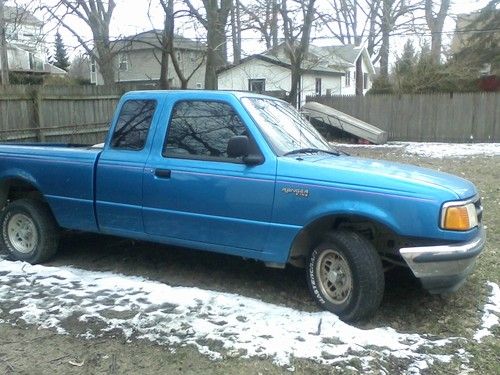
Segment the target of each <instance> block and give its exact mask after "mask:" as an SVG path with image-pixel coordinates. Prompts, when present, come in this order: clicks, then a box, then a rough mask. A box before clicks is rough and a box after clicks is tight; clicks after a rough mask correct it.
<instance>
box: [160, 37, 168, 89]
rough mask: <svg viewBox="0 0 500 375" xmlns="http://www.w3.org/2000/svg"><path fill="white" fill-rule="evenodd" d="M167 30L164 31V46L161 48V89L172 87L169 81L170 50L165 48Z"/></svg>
mask: <svg viewBox="0 0 500 375" xmlns="http://www.w3.org/2000/svg"><path fill="white" fill-rule="evenodd" d="M166 38H167V36H166V35H165V30H164V31H163V36H162V44H163V48H162V49H161V61H160V81H159V82H158V86H159V89H160V90H168V89H169V88H170V83H169V81H168V56H169V53H168V50H167V49H166V48H165V44H166Z"/></svg>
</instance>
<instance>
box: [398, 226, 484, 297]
mask: <svg viewBox="0 0 500 375" xmlns="http://www.w3.org/2000/svg"><path fill="white" fill-rule="evenodd" d="M485 243H486V233H485V230H484V228H483V227H480V228H479V233H478V235H477V236H476V237H474V238H473V239H472V240H470V241H468V242H460V243H456V244H449V245H438V246H421V247H405V248H402V249H400V250H399V252H400V254H401V256H402V257H403V259H404V260H405V262H406V263H407V264H408V266H409V267H410V269H411V270H412V271H413V274H414V275H415V276H416V277H418V278H419V279H420V281H421V282H422V285H423V287H424V288H425V289H427V290H429V292H430V293H433V294H441V293H449V292H453V291H455V290H457V289H458V288H459V287H460V286H461V285H462V284H463V283H464V281H465V278H466V277H467V275H468V274H469V273H470V272H471V271H472V269H473V268H474V264H475V262H476V258H477V256H478V255H479V253H480V252H481V251H482V250H483V248H484V244H485Z"/></svg>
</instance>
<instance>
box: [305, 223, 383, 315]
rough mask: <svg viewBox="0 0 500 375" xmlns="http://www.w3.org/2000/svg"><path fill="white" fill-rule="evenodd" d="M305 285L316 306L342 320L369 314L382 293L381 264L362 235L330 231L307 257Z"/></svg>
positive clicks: (372, 248) (375, 306)
mask: <svg viewBox="0 0 500 375" xmlns="http://www.w3.org/2000/svg"><path fill="white" fill-rule="evenodd" d="M306 276H307V283H308V285H309V290H310V291H311V294H312V296H313V298H314V300H315V301H316V303H317V304H318V305H319V306H320V307H322V308H323V309H325V310H328V311H330V312H332V313H334V314H336V315H337V316H338V317H339V318H340V319H342V320H344V321H356V320H360V319H363V318H366V317H369V316H370V315H372V314H373V313H374V312H375V311H376V310H377V309H378V307H379V306H380V302H381V301H382V297H383V294H384V271H383V268H382V262H381V260H380V257H379V256H378V254H377V252H376V251H375V248H374V247H373V245H372V244H371V243H370V242H369V241H368V240H367V239H366V238H364V237H362V236H361V235H359V234H357V233H355V232H351V231H346V230H340V231H335V232H329V233H328V234H327V236H326V238H325V240H324V242H322V243H321V244H320V245H319V246H317V247H316V248H315V249H314V250H313V251H312V252H311V254H310V256H309V259H308V262H307V267H306Z"/></svg>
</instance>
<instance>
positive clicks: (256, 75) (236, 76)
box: [218, 59, 290, 92]
mask: <svg viewBox="0 0 500 375" xmlns="http://www.w3.org/2000/svg"><path fill="white" fill-rule="evenodd" d="M249 79H265V80H266V91H280V90H281V91H287V92H288V91H290V70H289V69H287V68H285V67H282V66H279V65H275V64H272V63H269V62H266V61H262V60H258V59H250V60H248V61H245V62H244V63H242V64H240V65H237V66H235V67H233V68H230V69H228V70H225V71H223V72H221V73H220V74H219V76H218V85H219V90H240V91H247V90H248V80H249Z"/></svg>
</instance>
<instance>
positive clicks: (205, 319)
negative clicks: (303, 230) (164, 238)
mask: <svg viewBox="0 0 500 375" xmlns="http://www.w3.org/2000/svg"><path fill="white" fill-rule="evenodd" d="M0 306H2V309H3V312H2V311H1V310H0V314H1V315H2V316H3V318H4V319H5V320H6V321H7V322H11V323H14V322H16V321H19V320H24V321H25V322H26V323H29V324H35V325H38V326H40V327H43V328H52V329H55V330H56V331H57V332H59V333H62V334H64V333H69V334H76V335H79V336H82V337H85V338H92V337H96V336H99V335H102V334H106V332H108V333H110V334H116V333H123V334H124V335H125V336H126V337H128V338H130V339H135V338H143V339H147V340H151V341H153V342H156V343H159V344H166V345H172V346H174V347H175V346H176V345H181V346H184V345H194V346H195V347H197V349H198V350H199V351H200V352H201V353H204V354H206V355H208V356H210V357H211V358H213V359H219V358H222V357H223V356H227V355H229V356H242V357H251V356H257V357H266V358H271V359H272V360H273V361H274V362H275V363H276V364H279V365H283V366H291V361H292V359H293V358H303V359H310V360H313V361H316V362H318V363H322V364H332V365H335V364H338V365H341V364H342V365H346V363H347V362H349V361H350V360H353V359H356V360H358V361H360V363H361V364H362V366H363V367H364V368H366V369H367V368H369V366H370V364H371V363H372V362H373V361H374V363H375V364H377V366H382V367H383V364H384V363H388V361H394V358H396V359H399V360H401V361H403V363H405V364H407V368H406V372H407V373H412V374H418V373H419V372H420V370H424V369H426V368H428V367H429V366H430V365H432V364H433V363H434V362H435V361H442V362H448V361H450V360H452V359H453V358H459V360H461V361H462V362H464V363H466V362H467V355H466V354H467V353H463V352H459V351H455V349H452V348H451V347H450V348H448V347H447V346H448V344H450V343H451V342H452V341H454V340H456V339H453V338H452V339H436V338H430V337H426V336H424V335H418V334H404V333H399V332H396V331H395V330H393V329H391V328H374V329H369V330H362V329H358V328H356V327H353V326H350V325H348V324H346V323H344V322H342V321H340V320H339V319H338V318H337V317H336V316H335V315H333V314H330V313H327V312H315V313H309V312H303V311H297V310H294V309H291V308H286V307H281V306H277V305H273V304H268V303H264V302H261V301H258V300H255V299H252V298H247V297H242V296H239V295H236V294H228V293H220V292H215V291H209V290H202V289H198V288H187V287H171V286H169V285H166V284H162V283H159V282H154V281H149V280H146V279H143V278H140V277H132V276H124V275H119V274H114V273H110V272H91V271H85V270H80V269H74V268H70V267H45V266H40V265H37V266H32V265H29V264H27V263H23V262H11V261H7V260H2V259H0ZM436 348H439V349H438V351H439V352H443V351H444V352H445V353H446V355H443V354H441V355H439V354H427V353H426V352H428V351H432V352H433V353H436Z"/></svg>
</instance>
